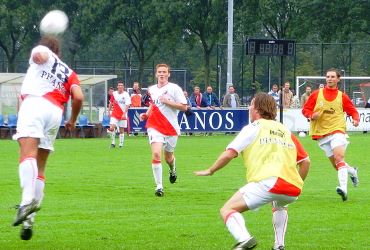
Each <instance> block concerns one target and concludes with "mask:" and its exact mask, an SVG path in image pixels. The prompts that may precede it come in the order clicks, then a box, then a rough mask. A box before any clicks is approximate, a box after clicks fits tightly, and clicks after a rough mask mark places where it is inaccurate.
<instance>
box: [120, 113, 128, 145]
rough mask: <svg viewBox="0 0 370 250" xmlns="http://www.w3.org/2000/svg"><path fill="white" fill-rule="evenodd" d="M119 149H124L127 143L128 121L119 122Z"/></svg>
mask: <svg viewBox="0 0 370 250" xmlns="http://www.w3.org/2000/svg"><path fill="white" fill-rule="evenodd" d="M118 125H119V147H120V148H121V147H123V144H124V142H125V128H127V120H121V121H119V124H118Z"/></svg>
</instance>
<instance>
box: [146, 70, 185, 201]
mask: <svg viewBox="0 0 370 250" xmlns="http://www.w3.org/2000/svg"><path fill="white" fill-rule="evenodd" d="M155 75H156V78H157V84H156V85H153V86H151V87H149V90H148V93H149V95H150V97H151V102H150V107H149V108H148V110H147V112H146V113H143V114H141V119H142V120H145V119H147V122H146V128H147V132H148V136H149V143H150V147H151V151H152V170H153V176H154V181H155V184H156V189H155V195H156V196H159V197H162V196H163V195H164V192H163V182H162V161H161V155H162V148H163V150H164V159H165V161H166V163H167V164H168V166H169V168H170V171H169V172H170V177H169V179H170V182H171V183H175V182H176V179H177V174H176V160H175V155H174V151H175V147H176V143H177V138H178V136H179V135H180V126H179V124H178V121H177V115H178V113H179V110H181V111H186V109H187V102H186V98H185V96H184V93H183V91H182V89H181V88H180V87H179V86H178V85H177V84H175V83H171V82H169V81H168V78H169V77H170V67H169V66H168V65H167V64H158V65H157V66H156V74H155Z"/></svg>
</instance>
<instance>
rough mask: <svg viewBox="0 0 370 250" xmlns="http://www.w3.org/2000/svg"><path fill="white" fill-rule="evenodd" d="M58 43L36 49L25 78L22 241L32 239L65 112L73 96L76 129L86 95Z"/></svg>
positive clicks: (20, 135) (20, 129)
mask: <svg viewBox="0 0 370 250" xmlns="http://www.w3.org/2000/svg"><path fill="white" fill-rule="evenodd" d="M59 48H60V45H59V41H58V40H57V39H56V38H55V37H52V36H44V37H42V38H41V40H40V42H39V45H38V46H36V47H35V48H33V50H32V52H31V57H30V60H29V64H30V65H29V68H28V70H27V74H26V76H25V78H24V81H23V84H22V88H21V96H22V99H23V101H22V104H21V106H20V109H19V113H18V123H17V133H16V134H15V135H14V136H13V139H14V140H18V143H19V146H20V158H19V162H20V163H19V177H20V185H21V188H22V199H21V203H20V205H19V208H18V211H17V215H16V218H15V221H14V223H13V225H14V226H17V225H20V224H22V229H21V238H22V239H23V240H29V239H30V238H31V237H32V224H33V222H34V216H35V214H36V211H38V210H39V209H40V204H41V201H42V199H43V196H44V186H45V167H46V161H47V159H48V156H49V153H50V151H53V150H54V147H53V145H54V141H55V138H56V135H57V132H58V129H59V125H60V122H61V120H62V115H63V109H64V106H63V104H65V103H66V102H67V101H68V100H69V96H70V95H72V113H71V117H70V119H69V120H68V121H67V122H66V128H67V129H74V128H75V125H76V119H77V116H78V114H79V112H80V109H81V106H82V101H83V93H82V91H81V88H80V86H79V85H80V82H79V80H78V77H77V74H76V73H75V72H74V71H73V70H72V69H70V68H69V67H68V66H67V65H66V64H65V63H64V62H62V61H61V60H60V59H59V54H60V50H59Z"/></svg>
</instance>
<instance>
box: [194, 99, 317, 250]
mask: <svg viewBox="0 0 370 250" xmlns="http://www.w3.org/2000/svg"><path fill="white" fill-rule="evenodd" d="M276 112H277V110H276V105H275V100H274V99H273V98H272V97H271V96H269V95H267V94H265V93H258V94H257V95H256V96H255V98H254V99H253V100H252V103H251V106H250V112H249V114H250V117H251V121H252V123H251V124H249V125H247V126H245V127H244V128H243V129H242V131H240V133H239V134H238V135H237V136H236V137H235V139H234V140H233V141H232V142H231V143H230V144H229V145H228V146H227V147H226V150H225V151H223V152H222V153H221V155H220V156H219V157H218V159H217V160H216V161H215V162H214V163H213V164H212V165H211V167H209V168H208V169H205V170H201V171H195V172H194V174H195V175H198V176H209V175H213V174H214V173H215V172H216V171H218V170H220V169H221V168H223V167H225V166H226V165H227V164H228V163H229V162H230V161H232V160H233V159H234V158H236V157H237V156H239V155H241V156H242V157H243V159H244V167H245V168H246V169H247V174H246V178H247V184H246V185H245V186H243V187H241V188H240V189H239V190H238V191H236V193H235V194H234V195H233V196H232V197H231V198H230V199H229V200H228V201H227V202H226V203H225V204H224V206H223V207H222V208H221V210H220V213H221V216H222V218H223V221H224V222H225V224H226V227H227V229H228V230H229V232H230V233H231V235H232V236H233V237H234V238H235V239H236V241H237V244H236V245H235V247H234V248H233V249H252V248H254V247H255V246H256V245H257V241H256V240H255V238H254V237H253V236H252V235H251V234H250V233H249V231H248V229H247V227H246V225H245V221H244V217H243V216H242V214H241V213H243V212H245V211H249V210H255V209H258V208H260V207H262V206H263V205H266V204H268V203H270V204H271V205H272V224H273V226H274V231H275V243H274V246H273V248H272V249H285V248H284V247H285V242H284V238H285V233H286V227H287V222H288V212H287V206H288V205H289V204H290V203H293V202H295V201H296V200H297V199H298V196H299V195H300V193H301V190H302V187H303V180H304V179H305V178H306V176H307V174H308V171H309V167H310V160H309V157H308V155H307V153H306V152H305V150H304V148H303V147H302V145H301V144H300V142H299V141H298V139H297V138H296V137H295V136H294V134H293V133H291V132H290V131H289V130H288V128H287V127H285V126H284V125H283V124H281V123H280V122H277V121H275V118H276ZM297 166H298V167H297Z"/></svg>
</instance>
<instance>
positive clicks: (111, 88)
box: [107, 87, 114, 107]
mask: <svg viewBox="0 0 370 250" xmlns="http://www.w3.org/2000/svg"><path fill="white" fill-rule="evenodd" d="M113 92H114V88H113V87H109V89H108V95H107V107H109V103H110V98H111V96H112V95H113Z"/></svg>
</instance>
